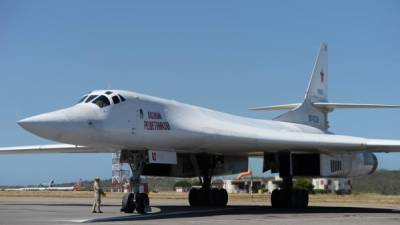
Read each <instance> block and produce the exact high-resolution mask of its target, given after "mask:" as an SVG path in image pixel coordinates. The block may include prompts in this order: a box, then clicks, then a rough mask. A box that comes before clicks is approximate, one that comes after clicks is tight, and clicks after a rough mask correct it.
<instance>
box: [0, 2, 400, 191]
mask: <svg viewBox="0 0 400 225" xmlns="http://www.w3.org/2000/svg"><path fill="white" fill-rule="evenodd" d="M399 10H400V3H399V2H398V1H394V0H393V1H330V2H328V1H184V0H182V1H8V0H3V1H0V27H1V30H0V77H1V82H0V94H1V96H3V98H2V99H3V101H2V107H1V117H0V134H1V135H0V145H1V146H15V145H32V144H46V143H50V142H49V141H47V140H44V139H41V138H39V137H36V136H33V135H31V134H30V133H28V132H26V131H24V130H23V129H21V128H20V127H19V126H18V125H17V124H16V123H15V122H16V121H17V120H19V119H21V118H24V117H27V116H31V115H35V114H38V113H43V112H47V111H51V110H55V109H59V108H63V107H67V106H70V105H72V104H74V103H75V102H76V101H77V100H78V99H79V97H80V96H82V95H83V94H84V93H86V92H88V91H91V90H94V89H104V88H115V89H126V90H133V91H138V92H143V93H146V94H151V95H155V96H160V97H164V98H171V99H176V100H178V101H182V102H186V103H191V104H195V105H200V106H204V107H209V108H212V109H216V110H221V111H225V112H229V113H233V114H238V115H243V116H250V117H257V118H265V119H270V118H273V117H274V116H276V115H277V113H266V112H251V111H249V110H248V108H249V107H253V106H258V105H273V104H284V103H293V102H299V101H301V100H302V98H303V95H304V92H305V88H306V86H307V82H308V77H309V74H310V72H311V70H312V66H313V63H314V59H315V57H316V54H317V51H318V48H319V45H320V44H321V42H323V41H325V42H327V43H328V44H329V49H330V52H329V61H330V62H329V76H330V87H329V97H330V100H331V101H336V102H358V103H389V104H392V103H393V104H396V103H397V104H399V103H400V90H399V88H398V86H399V83H400V76H399V71H400V63H399V62H400V52H399V49H400V42H399V40H400V29H399V27H400V14H399V13H398V12H399ZM399 115H400V111H399V110H343V111H336V112H334V113H332V114H331V115H330V125H331V130H332V131H333V132H336V133H340V134H347V135H355V136H363V137H374V138H392V139H400V126H399V125H400V117H399ZM378 158H379V160H380V168H386V169H400V163H399V162H400V154H379V155H378ZM252 166H253V167H254V170H256V171H259V170H260V168H259V167H260V165H259V164H258V163H252ZM256 167H257V168H256ZM97 175H98V176H101V177H104V178H106V177H110V176H111V156H110V155H109V154H58V155H57V154H55V155H1V156H0V184H31V183H40V182H45V181H48V180H50V179H55V180H56V182H62V181H73V180H78V179H79V178H84V179H87V178H93V177H94V176H97Z"/></svg>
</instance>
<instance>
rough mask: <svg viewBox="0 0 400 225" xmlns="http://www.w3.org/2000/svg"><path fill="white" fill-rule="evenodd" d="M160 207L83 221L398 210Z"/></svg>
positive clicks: (397, 211)
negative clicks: (150, 212) (147, 210)
mask: <svg viewBox="0 0 400 225" xmlns="http://www.w3.org/2000/svg"><path fill="white" fill-rule="evenodd" d="M154 207H157V208H160V209H161V212H160V213H154V214H148V215H138V214H123V215H121V216H114V217H102V218H95V219H91V220H88V221H85V222H111V221H130V220H132V221H133V220H152V219H171V218H194V217H208V216H219V215H259V214H265V215H268V214H313V213H332V214H335V213H338V214H347V213H352V214H354V213H396V214H400V211H399V210H394V209H384V208H362V207H331V206H311V207H309V208H307V209H302V210H299V209H274V208H271V207H270V206H228V207H225V208H220V207H196V208H191V207H188V206H174V205H172V206H171V205H169V206H154Z"/></svg>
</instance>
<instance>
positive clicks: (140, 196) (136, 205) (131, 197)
mask: <svg viewBox="0 0 400 225" xmlns="http://www.w3.org/2000/svg"><path fill="white" fill-rule="evenodd" d="M146 157H147V155H146V154H143V153H141V152H130V151H126V152H122V153H121V158H123V159H124V160H125V161H127V162H128V163H129V166H130V168H131V170H132V177H131V179H130V180H129V182H130V187H131V192H130V193H126V194H125V195H124V197H123V198H122V207H121V212H125V213H133V212H134V211H135V210H136V212H137V213H140V214H145V213H146V212H149V211H150V200H149V197H148V195H147V194H146V193H140V175H141V174H142V171H143V168H144V165H145V163H146V160H147V159H146Z"/></svg>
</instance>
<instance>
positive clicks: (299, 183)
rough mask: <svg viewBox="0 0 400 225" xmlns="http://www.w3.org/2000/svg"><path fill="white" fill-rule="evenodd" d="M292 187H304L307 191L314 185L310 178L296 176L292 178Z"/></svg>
mask: <svg viewBox="0 0 400 225" xmlns="http://www.w3.org/2000/svg"><path fill="white" fill-rule="evenodd" d="M293 187H294V188H295V189H305V190H307V191H308V192H311V191H312V190H313V188H314V186H313V185H312V182H311V179H307V178H298V179H296V180H294V182H293Z"/></svg>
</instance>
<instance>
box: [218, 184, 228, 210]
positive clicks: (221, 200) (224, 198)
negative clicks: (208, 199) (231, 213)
mask: <svg viewBox="0 0 400 225" xmlns="http://www.w3.org/2000/svg"><path fill="white" fill-rule="evenodd" d="M216 191H217V193H216V195H215V205H217V206H226V205H227V204H228V192H227V191H226V190H225V189H224V188H221V189H216Z"/></svg>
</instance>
